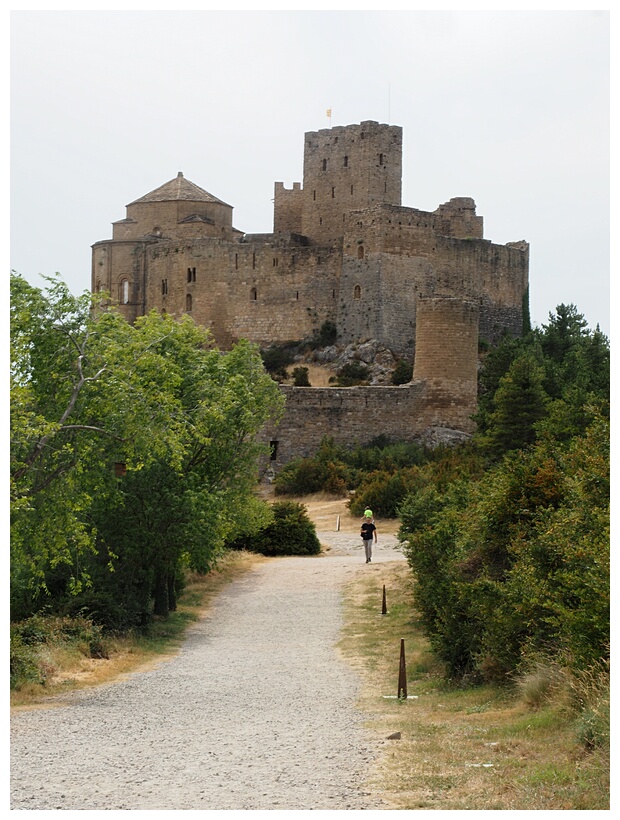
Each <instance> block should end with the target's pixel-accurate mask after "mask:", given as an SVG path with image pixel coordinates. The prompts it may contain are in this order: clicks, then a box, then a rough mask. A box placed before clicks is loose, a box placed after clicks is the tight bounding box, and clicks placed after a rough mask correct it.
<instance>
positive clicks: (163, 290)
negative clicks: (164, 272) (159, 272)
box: [161, 279, 168, 296]
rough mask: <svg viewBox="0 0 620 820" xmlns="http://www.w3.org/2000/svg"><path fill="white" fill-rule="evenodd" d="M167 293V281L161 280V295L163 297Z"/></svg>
mask: <svg viewBox="0 0 620 820" xmlns="http://www.w3.org/2000/svg"><path fill="white" fill-rule="evenodd" d="M167 293H168V280H167V279H162V280H161V295H162V296H165V295H166V294H167Z"/></svg>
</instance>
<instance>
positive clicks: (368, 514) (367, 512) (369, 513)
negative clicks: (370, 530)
mask: <svg viewBox="0 0 620 820" xmlns="http://www.w3.org/2000/svg"><path fill="white" fill-rule="evenodd" d="M364 515H365V516H366V518H372V510H364Z"/></svg>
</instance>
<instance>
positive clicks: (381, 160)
mask: <svg viewBox="0 0 620 820" xmlns="http://www.w3.org/2000/svg"><path fill="white" fill-rule="evenodd" d="M379 165H383V154H379Z"/></svg>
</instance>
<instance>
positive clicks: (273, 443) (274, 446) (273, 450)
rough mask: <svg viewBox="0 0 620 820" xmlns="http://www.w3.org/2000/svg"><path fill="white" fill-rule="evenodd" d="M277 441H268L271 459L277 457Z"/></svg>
mask: <svg viewBox="0 0 620 820" xmlns="http://www.w3.org/2000/svg"><path fill="white" fill-rule="evenodd" d="M278 443H279V442H277V441H270V442H269V448H270V450H271V461H276V460H277V458H278Z"/></svg>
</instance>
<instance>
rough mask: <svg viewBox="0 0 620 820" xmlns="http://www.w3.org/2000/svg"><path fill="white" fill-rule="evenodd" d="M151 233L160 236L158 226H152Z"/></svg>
mask: <svg viewBox="0 0 620 820" xmlns="http://www.w3.org/2000/svg"><path fill="white" fill-rule="evenodd" d="M151 233H152V235H153V236H161V228H158V227H157V225H156V226H155V227H154V228H153V230H152V232H151Z"/></svg>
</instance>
